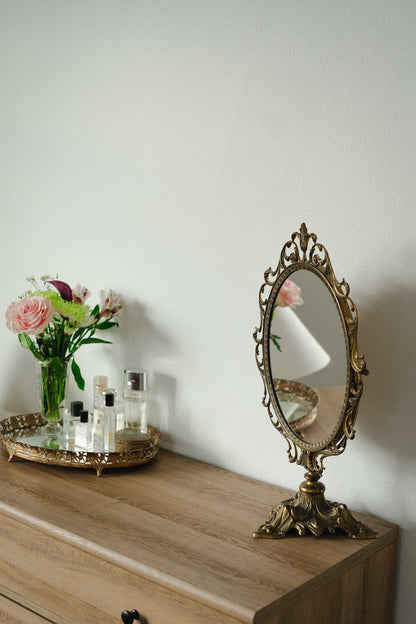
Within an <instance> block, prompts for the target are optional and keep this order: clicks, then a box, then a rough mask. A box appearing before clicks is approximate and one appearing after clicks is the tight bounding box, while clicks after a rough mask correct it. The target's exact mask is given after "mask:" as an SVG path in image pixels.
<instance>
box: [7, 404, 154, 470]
mask: <svg viewBox="0 0 416 624" xmlns="http://www.w3.org/2000/svg"><path fill="white" fill-rule="evenodd" d="M46 424H47V423H46V421H45V420H44V419H43V418H42V416H41V415H40V414H39V413H33V414H21V415H18V416H11V417H9V418H6V419H4V420H2V421H0V439H1V441H2V443H3V446H4V448H5V449H6V451H7V452H8V454H9V461H11V460H12V459H13V458H14V457H20V458H22V459H27V460H29V461H34V462H38V463H41V464H51V465H54V466H66V467H70V468H93V469H94V470H95V471H96V473H97V476H98V477H100V476H101V473H102V471H103V470H104V468H124V467H127V466H138V465H139V464H145V463H147V462H149V461H151V460H152V459H153V458H154V457H156V455H157V454H158V452H159V447H158V443H159V442H160V440H161V438H162V434H161V432H160V431H158V430H157V429H156V428H155V427H150V426H149V427H148V429H147V432H148V434H149V436H150V440H149V443H148V445H146V446H143V447H142V448H134V449H132V450H124V451H122V452H109V451H102V452H90V451H84V450H80V449H77V448H76V447H74V444H73V442H70V441H68V440H67V439H66V437H65V436H64V435H63V433H62V434H59V435H50V434H49V435H48V434H47V433H45V432H44V426H45V425H46Z"/></svg>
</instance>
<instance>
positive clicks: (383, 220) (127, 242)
mask: <svg viewBox="0 0 416 624" xmlns="http://www.w3.org/2000/svg"><path fill="white" fill-rule="evenodd" d="M415 20H416V3H415V2H413V1H412V0H408V1H406V0H397V1H396V2H392V1H391V0H389V1H387V0H378V1H377V2H376V1H373V0H352V1H350V2H342V1H341V0H319V1H317V2H305V1H301V0H292V1H291V2H286V1H283V0H256V1H255V2H254V1H253V0H209V1H202V0H119V1H116V0H113V1H110V0H1V2H0V80H1V83H0V84H1V95H0V107H1V108H0V128H1V134H0V141H1V142H0V158H1V164H0V210H1V240H2V243H1V247H0V262H1V267H2V287H1V308H2V309H3V310H5V309H6V307H7V305H8V304H9V302H11V301H12V300H14V299H15V298H16V296H17V295H18V294H20V293H21V292H22V291H23V290H25V287H26V284H25V276H27V275H30V274H35V275H40V274H43V273H45V272H58V273H59V276H60V278H61V279H64V280H66V281H68V282H70V283H74V282H75V281H77V280H80V281H81V282H82V283H84V284H86V285H87V286H88V287H89V288H90V290H92V291H93V293H94V295H95V297H97V296H98V291H99V289H100V288H102V287H112V288H114V289H116V290H119V291H121V292H122V293H123V295H124V301H125V315H124V321H123V326H122V328H120V329H119V330H118V331H117V332H114V335H113V338H114V345H113V347H103V348H100V347H96V346H91V347H90V348H86V349H85V351H84V352H81V354H80V357H79V363H80V365H81V367H82V369H83V371H84V373H85V375H86V378H87V385H88V387H89V388H90V387H91V384H92V377H93V375H95V374H98V373H108V374H109V375H110V378H111V379H112V381H113V383H114V384H115V385H117V384H118V383H119V380H120V378H121V371H122V369H123V368H124V367H126V366H129V367H139V366H140V367H144V368H147V369H148V370H149V373H150V374H151V378H152V386H153V397H152V400H153V411H154V415H155V418H156V419H157V422H158V424H159V425H160V426H162V427H163V428H164V430H165V431H166V432H167V435H166V438H165V444H166V445H167V446H169V447H170V448H173V449H176V450H178V451H179V452H181V453H185V454H187V455H191V456H195V457H198V458H200V459H203V460H206V461H209V462H213V463H215V464H219V465H221V466H224V467H226V468H229V469H232V470H234V471H237V472H241V473H244V474H247V475H250V476H253V477H256V478H260V479H264V480H268V481H271V482H273V483H277V484H280V485H283V486H287V487H291V488H293V489H295V488H297V486H298V483H299V482H300V481H301V480H302V476H303V470H302V469H301V468H298V467H295V466H293V465H291V464H289V463H288V461H287V459H286V442H285V441H284V439H283V438H282V437H281V436H280V435H279V434H278V433H277V432H275V430H274V429H273V428H272V425H271V424H270V423H269V422H268V419H267V414H266V411H265V410H264V408H263V407H262V405H261V397H262V383H261V379H260V376H259V374H258V371H257V367H256V364H255V359H254V342H253V340H252V334H253V330H254V327H255V325H257V324H258V320H259V316H258V304H257V296H258V289H259V287H260V285H261V283H262V281H263V272H264V270H265V269H266V268H267V267H269V266H270V265H275V264H276V263H277V259H278V255H279V253H280V249H281V246H282V245H283V243H284V242H286V240H287V239H288V238H289V237H290V235H291V233H292V232H293V231H295V230H296V229H298V228H299V226H300V224H301V222H302V221H305V222H306V224H307V225H308V227H309V228H310V230H312V231H314V232H316V233H317V235H318V237H319V239H320V241H322V242H323V243H324V244H325V245H326V246H327V247H328V249H329V251H330V253H331V258H332V262H333V265H334V268H335V271H336V274H337V276H338V277H339V278H341V277H345V278H346V279H347V281H348V282H349V283H350V285H351V294H352V297H353V299H354V301H355V302H356V303H357V304H358V307H359V311H360V348H361V350H362V351H363V352H364V353H365V354H366V358H367V363H368V366H369V369H370V371H371V375H370V376H369V377H368V378H367V379H366V380H365V382H366V383H365V393H364V397H363V400H362V403H361V409H360V414H359V419H358V423H357V429H358V433H357V438H356V440H354V441H353V442H351V443H350V444H349V446H348V448H347V450H346V452H345V453H344V454H343V455H342V456H340V457H339V458H337V459H336V460H329V461H328V462H327V470H326V472H325V478H324V481H325V484H326V486H327V495H328V498H329V499H330V500H331V499H332V500H334V499H335V500H340V499H341V500H342V501H343V502H346V503H347V504H348V505H349V507H350V508H352V509H358V510H363V511H368V512H371V513H373V514H375V515H379V516H381V517H383V518H386V519H389V520H391V521H394V522H397V523H398V524H400V526H401V528H402V537H401V555H400V560H399V575H398V584H397V601H396V620H395V621H396V624H410V623H411V622H413V621H414V609H415V606H416V605H415V593H414V588H413V582H414V569H415V563H416V531H415V517H416V502H415V497H414V496H413V492H414V472H415V443H416V440H415V425H414V405H415V400H414V375H415V372H416V371H415V332H414V309H415V304H416V295H415V271H414V265H415V258H416V254H415V241H414V236H415V225H416V218H415V216H414V215H415V196H416V176H415V170H416V169H415V165H416V147H415V146H416V142H415V139H416V137H415V119H416V114H415V113H416V111H415V106H416V81H415V53H416V39H415V37H414V24H415ZM107 336H108V335H107ZM0 353H1V358H2V362H3V374H2V376H1V380H0V397H1V398H0V407H1V409H2V410H3V413H7V412H10V411H11V412H14V411H24V410H27V411H30V410H33V409H35V408H36V405H35V381H34V364H33V361H32V358H31V355H30V354H29V353H28V352H26V351H23V349H21V348H20V347H19V345H18V343H17V339H16V337H15V336H13V335H12V334H10V333H9V332H8V331H7V329H6V328H4V329H3V331H1V332H0ZM74 395H76V392H75V391H74ZM269 502H270V505H271V504H274V503H275V502H277V501H269ZM262 521H263V518H259V522H262Z"/></svg>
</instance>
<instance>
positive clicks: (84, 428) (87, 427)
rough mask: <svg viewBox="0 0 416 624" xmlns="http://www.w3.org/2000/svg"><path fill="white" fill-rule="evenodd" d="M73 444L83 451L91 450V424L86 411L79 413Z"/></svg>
mask: <svg viewBox="0 0 416 624" xmlns="http://www.w3.org/2000/svg"><path fill="white" fill-rule="evenodd" d="M74 444H75V446H76V447H78V448H80V449H82V450H83V451H90V450H92V422H91V419H90V418H89V414H88V411H87V410H82V411H81V415H80V419H79V422H77V423H75V439H74Z"/></svg>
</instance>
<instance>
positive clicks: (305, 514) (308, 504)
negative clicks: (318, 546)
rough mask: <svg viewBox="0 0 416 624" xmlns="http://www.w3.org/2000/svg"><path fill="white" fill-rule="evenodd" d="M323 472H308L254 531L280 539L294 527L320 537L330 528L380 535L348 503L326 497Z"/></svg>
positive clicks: (351, 533)
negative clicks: (356, 514) (361, 520)
mask: <svg viewBox="0 0 416 624" xmlns="http://www.w3.org/2000/svg"><path fill="white" fill-rule="evenodd" d="M321 475H322V473H320V472H316V471H308V472H306V473H305V479H306V481H303V482H302V483H301V484H300V486H299V491H298V493H297V494H296V496H294V497H293V498H289V499H288V500H284V501H282V502H281V503H280V504H279V505H275V506H274V507H272V510H271V512H270V518H269V520H267V521H266V522H265V523H264V524H262V525H261V526H260V527H259V528H258V529H257V531H255V532H254V533H253V537H265V538H274V539H279V538H283V537H286V535H287V534H288V532H289V531H291V530H292V529H295V530H296V531H297V532H298V534H299V535H305V533H306V531H307V530H309V531H310V532H311V533H312V534H313V535H315V536H316V537H319V536H320V535H322V533H324V531H326V530H328V532H329V533H335V531H336V529H339V530H342V531H344V533H346V534H347V535H348V537H352V538H354V539H371V538H377V537H378V533H376V532H375V531H373V530H372V529H370V528H369V527H367V526H365V525H364V524H362V523H361V522H359V521H358V520H356V519H355V518H354V517H353V516H352V515H351V513H350V511H349V509H348V507H347V506H346V505H344V504H342V503H331V502H330V501H327V500H326V498H325V496H324V492H325V486H324V484H323V483H321V482H320V481H319V479H320V478H321Z"/></svg>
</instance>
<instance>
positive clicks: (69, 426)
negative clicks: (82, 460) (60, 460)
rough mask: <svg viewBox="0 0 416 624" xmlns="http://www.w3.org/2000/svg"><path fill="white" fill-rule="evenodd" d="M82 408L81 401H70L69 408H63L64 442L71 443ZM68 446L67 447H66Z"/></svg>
mask: <svg viewBox="0 0 416 624" xmlns="http://www.w3.org/2000/svg"><path fill="white" fill-rule="evenodd" d="M83 408H84V404H83V402H82V401H72V402H71V407H70V410H65V414H64V422H63V430H64V436H65V440H66V442H67V443H68V444H69V446H70V445H71V443H73V442H74V436H75V424H76V423H79V419H80V416H81V411H82V410H83ZM68 448H69V447H68Z"/></svg>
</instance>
